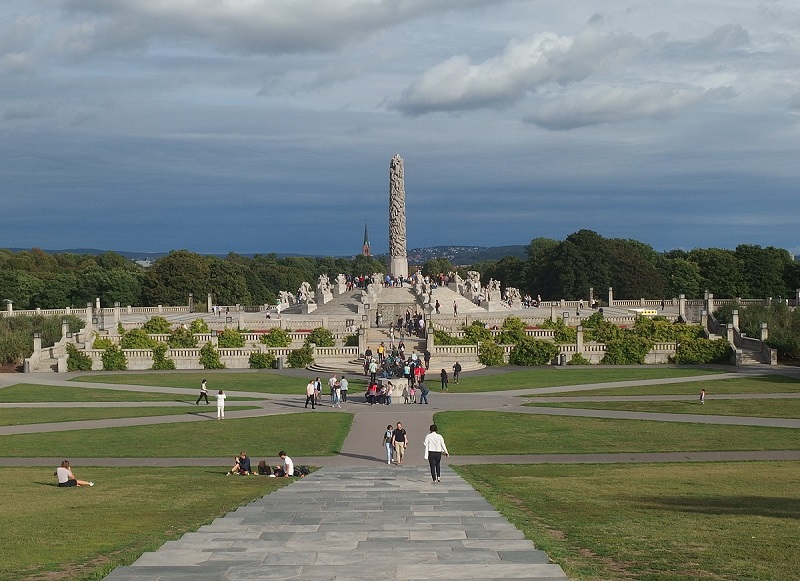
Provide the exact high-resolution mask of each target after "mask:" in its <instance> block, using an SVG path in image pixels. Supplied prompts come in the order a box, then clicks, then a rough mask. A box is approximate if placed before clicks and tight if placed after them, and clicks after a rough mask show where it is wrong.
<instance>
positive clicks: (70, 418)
mask: <svg viewBox="0 0 800 581" xmlns="http://www.w3.org/2000/svg"><path fill="white" fill-rule="evenodd" d="M252 409H258V406H225V411H226V412H233V411H238V410H252ZM184 414H197V415H205V416H208V417H216V415H217V406H210V405H209V406H206V405H203V406H201V407H195V406H191V407H189V406H181V407H172V406H170V407H154V408H151V407H141V408H137V407H130V408H50V409H42V408H5V409H0V426H19V425H23V424H45V423H52V422H75V421H80V420H105V419H112V418H142V417H150V416H173V415H184Z"/></svg>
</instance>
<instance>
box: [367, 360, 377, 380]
mask: <svg viewBox="0 0 800 581" xmlns="http://www.w3.org/2000/svg"><path fill="white" fill-rule="evenodd" d="M377 377H378V362H377V361H375V360H374V359H373V360H372V361H370V362H369V380H370V382H371V383H375V379H376V378H377Z"/></svg>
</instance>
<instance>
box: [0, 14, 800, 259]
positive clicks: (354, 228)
mask: <svg viewBox="0 0 800 581" xmlns="http://www.w3.org/2000/svg"><path fill="white" fill-rule="evenodd" d="M798 57H800V6H798V5H797V4H796V3H793V2H789V1H788V0H772V1H770V2H760V3H759V2H755V3H754V2H747V1H745V0H721V1H720V2H717V3H714V4H702V3H679V4H675V3H645V4H642V3H631V2H623V1H621V0H591V1H589V0H575V1H574V2H569V3H563V2H555V1H554V0H542V1H539V2H525V1H522V0H461V1H460V2H452V1H451V0H347V1H344V0H295V1H294V2H274V1H268V0H251V1H249V2H241V3H238V2H224V3H220V2H217V1H215V0H193V1H192V2H177V1H175V0H146V1H142V2H128V1H119V2H108V1H107V0H7V1H6V2H4V3H3V6H2V8H0V135H2V138H0V158H2V160H3V163H2V164H0V247H19V248H32V247H40V248H50V249H59V248H98V249H118V250H124V249H127V248H132V249H134V250H136V251H138V250H139V249H145V250H146V249H152V251H153V252H161V251H168V250H171V249H183V248H185V249H188V250H192V251H195V252H199V253H203V254H209V253H220V252H228V251H232V252H237V253H242V254H245V253H246V254H249V253H266V252H278V253H291V254H301V255H337V256H352V255H356V254H358V253H359V250H360V249H361V248H362V247H363V236H364V223H365V222H366V223H367V224H368V227H369V238H370V240H369V242H370V251H371V253H372V254H384V253H386V252H387V251H388V174H389V162H390V160H391V158H392V156H393V155H394V154H396V153H399V154H400V155H401V156H402V157H403V160H404V162H405V189H406V205H407V218H408V220H407V231H408V247H409V248H425V247H431V246H445V245H454V246H459V245H464V246H470V245H479V246H502V245H516V244H523V245H524V244H527V243H529V242H530V241H531V240H532V239H534V238H537V237H547V238H553V239H556V240H563V239H564V238H565V237H566V236H568V235H569V234H571V233H573V232H576V231H578V230H581V229H589V230H593V231H595V232H597V233H599V234H600V235H602V236H603V237H606V238H631V239H635V240H638V241H640V242H643V243H646V244H649V245H651V246H653V247H654V248H655V249H656V250H659V251H665V250H671V249H675V248H683V249H687V250H689V249H692V248H696V247H700V248H708V247H721V248H734V247H735V246H737V245H738V244H757V245H761V246H775V247H779V248H785V249H787V250H789V251H790V252H792V253H798V252H800V241H798V236H797V226H796V224H797V220H798V216H800V196H798V195H797V193H798V186H799V185H800V164H798V163H797V160H798V159H800V80H798V77H797V70H796V69H797V62H798Z"/></svg>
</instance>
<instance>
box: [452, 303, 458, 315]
mask: <svg viewBox="0 0 800 581" xmlns="http://www.w3.org/2000/svg"><path fill="white" fill-rule="evenodd" d="M453 316H454V317H457V316H458V303H457V302H456V301H453Z"/></svg>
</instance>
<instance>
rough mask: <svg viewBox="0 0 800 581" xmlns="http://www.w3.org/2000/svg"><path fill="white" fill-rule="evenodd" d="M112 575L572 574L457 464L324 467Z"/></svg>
mask: <svg viewBox="0 0 800 581" xmlns="http://www.w3.org/2000/svg"><path fill="white" fill-rule="evenodd" d="M253 478H257V477H253ZM106 579H109V580H111V581H161V580H175V581H178V580H180V581H183V580H186V581H189V580H191V581H206V580H207V581H211V580H214V581H216V580H219V579H226V580H231V581H239V580H242V581H243V580H250V579H315V580H323V579H324V580H350V581H352V580H359V579H365V580H370V581H380V580H412V579H416V580H424V579H484V580H485V579H529V580H553V579H562V580H563V579H567V577H566V575H565V574H564V572H563V571H562V570H561V567H559V566H558V565H555V564H551V563H549V560H548V558H547V555H546V554H544V553H543V552H541V551H538V550H536V548H535V547H534V546H533V543H532V542H531V541H529V540H527V539H525V537H524V536H523V534H522V533H521V532H520V531H519V530H517V529H516V528H515V527H514V526H513V525H512V524H511V523H509V522H508V520H507V519H506V518H505V517H503V516H501V515H500V514H499V513H498V512H497V511H495V510H494V509H493V508H492V506H491V505H490V504H489V503H488V502H487V501H486V500H485V499H484V498H483V497H481V496H480V495H479V494H478V493H477V492H476V491H475V490H474V489H473V488H472V487H471V486H470V485H469V484H467V483H466V482H465V481H464V480H463V479H462V478H461V477H460V476H458V475H457V474H456V473H455V472H453V471H452V470H451V469H450V468H448V467H446V466H443V467H442V482H440V483H437V484H433V483H432V482H431V477H430V473H429V471H428V469H427V467H424V468H423V467H420V466H409V467H406V466H386V465H384V466H371V467H368V466H347V467H344V466H342V467H326V468H322V469H320V470H319V471H318V472H315V473H314V474H312V475H311V476H308V477H306V478H303V479H302V480H298V481H297V482H295V483H293V484H291V485H290V486H287V487H285V488H282V489H280V490H277V491H276V492H273V493H272V494H270V495H268V496H265V497H263V498H261V499H259V500H257V501H255V502H253V503H251V504H249V505H247V506H244V507H242V508H239V509H238V510H236V511H234V512H232V513H229V514H228V515H226V516H224V517H222V518H219V519H217V520H216V521H214V522H213V523H212V524H210V525H207V526H203V527H201V528H200V529H199V530H198V531H197V532H195V533H188V534H186V535H184V536H183V538H181V539H180V540H177V541H170V542H167V543H166V544H164V545H163V546H162V547H161V548H160V549H158V550H157V551H155V552H153V553H145V554H143V555H142V556H141V557H140V558H139V559H138V560H137V561H136V562H135V563H134V564H133V565H131V566H129V567H119V568H117V569H115V570H114V571H113V572H112V573H111V574H110V575H108V576H107V577H106Z"/></svg>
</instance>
